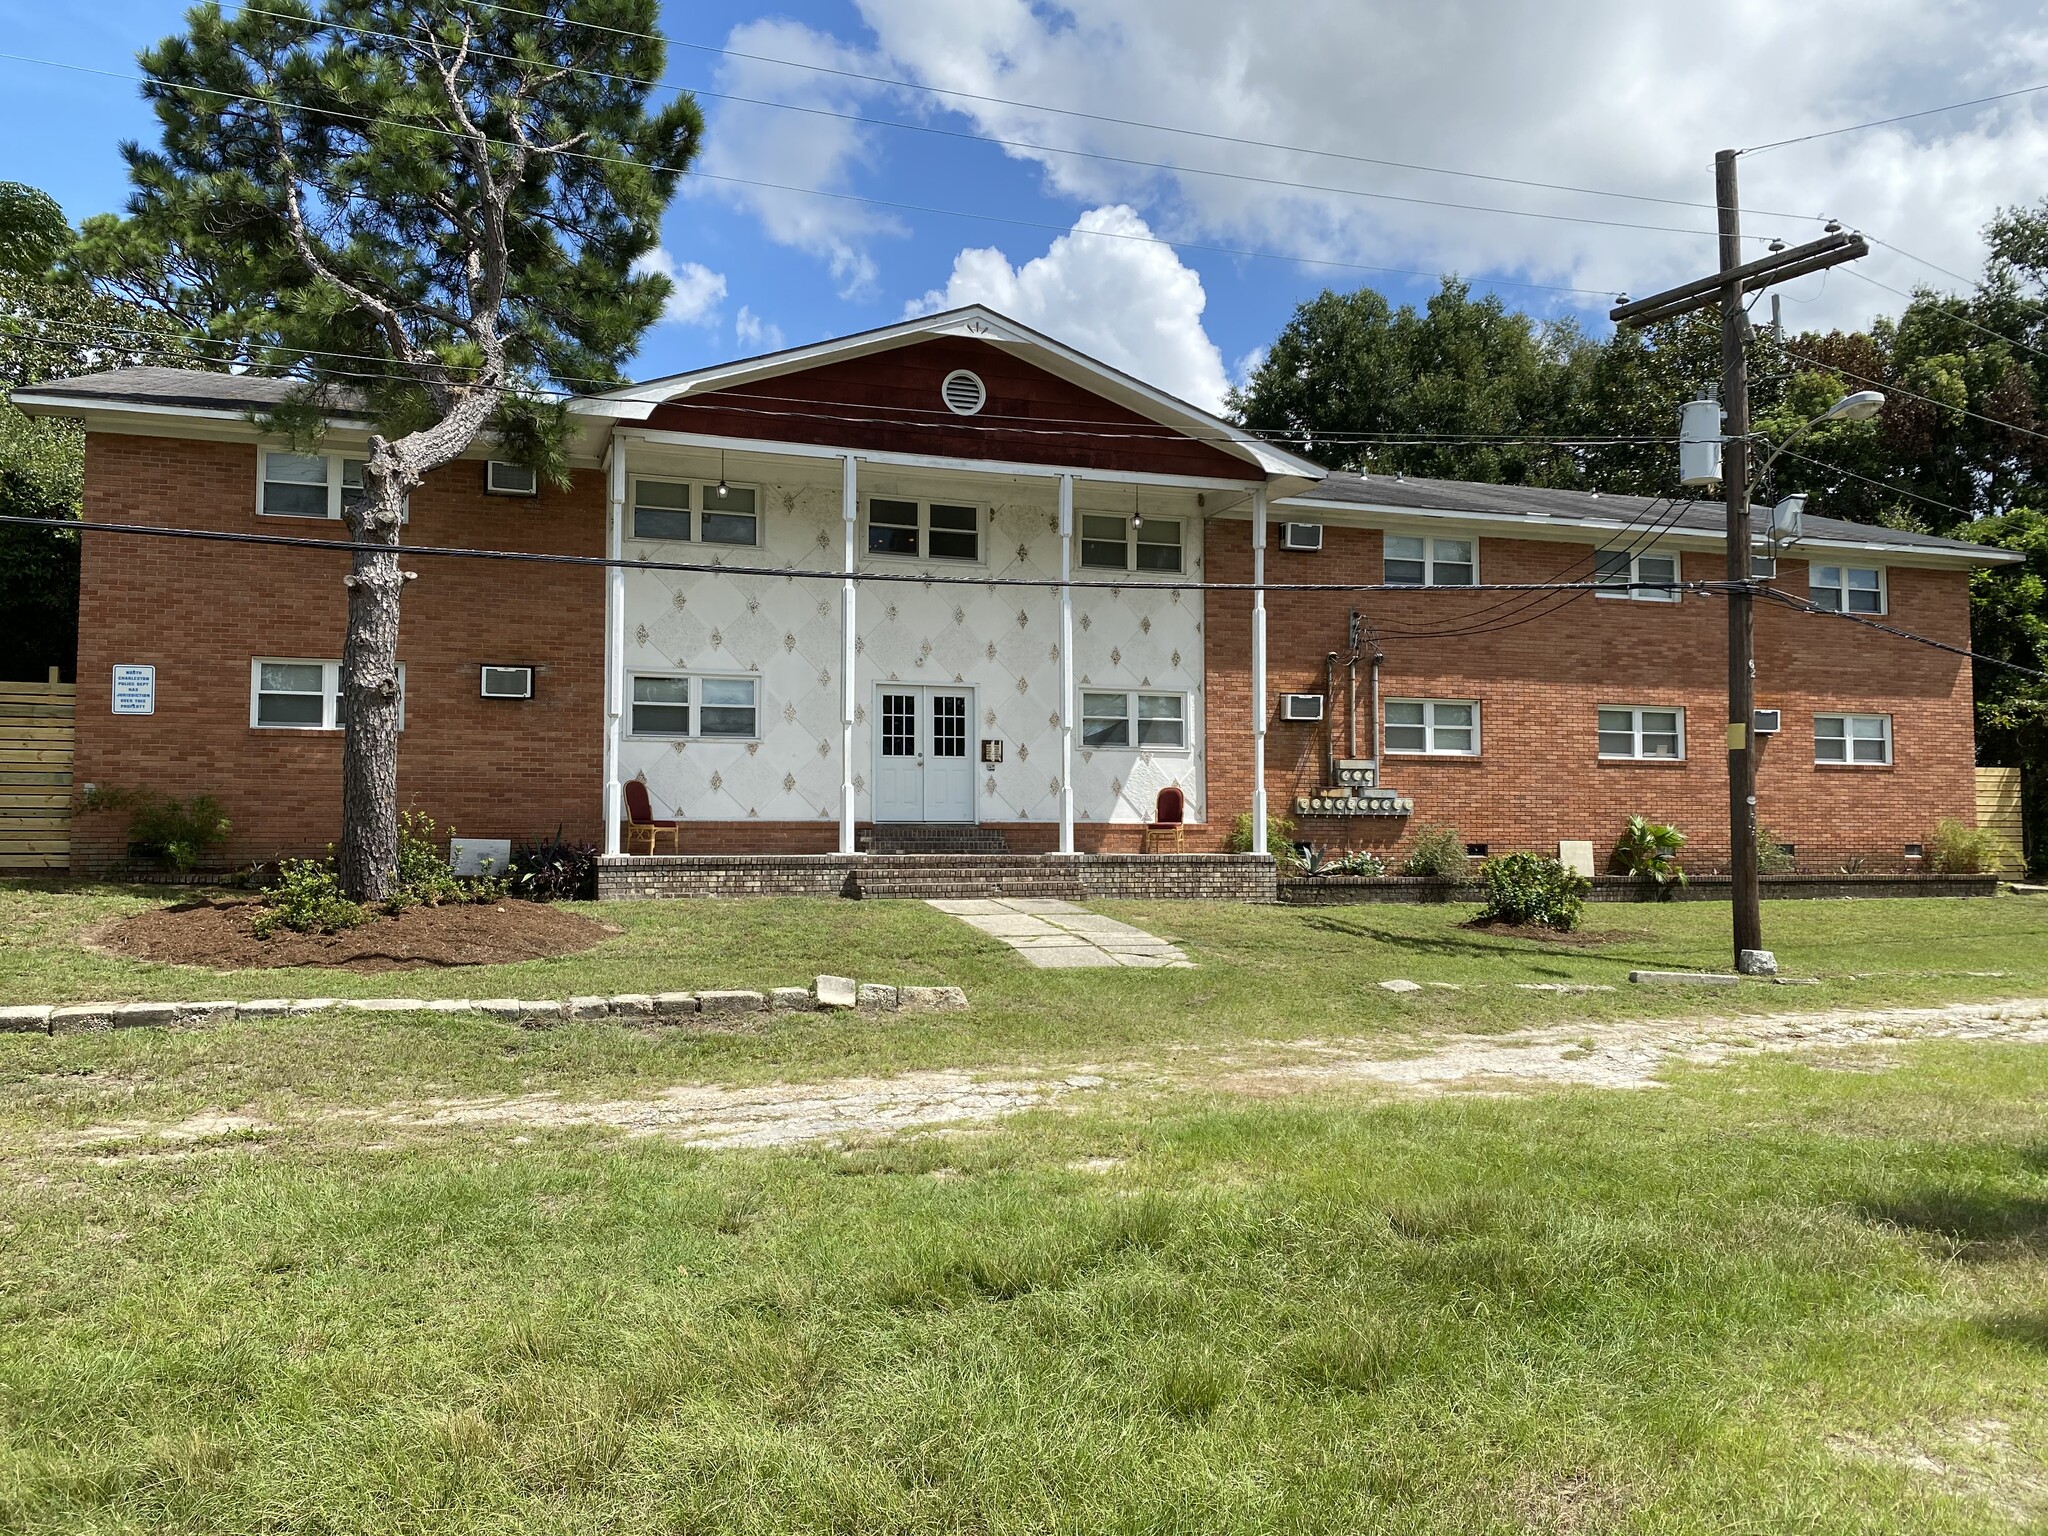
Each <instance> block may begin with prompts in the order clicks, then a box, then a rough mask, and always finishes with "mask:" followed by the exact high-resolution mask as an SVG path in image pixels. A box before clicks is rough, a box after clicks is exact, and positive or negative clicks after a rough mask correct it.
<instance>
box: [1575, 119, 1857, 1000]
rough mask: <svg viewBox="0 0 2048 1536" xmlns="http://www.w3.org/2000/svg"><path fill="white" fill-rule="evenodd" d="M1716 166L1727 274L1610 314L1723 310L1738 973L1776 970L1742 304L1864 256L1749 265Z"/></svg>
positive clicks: (1848, 244)
mask: <svg viewBox="0 0 2048 1536" xmlns="http://www.w3.org/2000/svg"><path fill="white" fill-rule="evenodd" d="M1740 153H1741V151H1740V150H1733V149H1724V150H1722V151H1721V152H1720V153H1719V154H1717V155H1715V156H1714V205H1715V207H1716V208H1717V209H1718V210H1719V215H1718V217H1719V233H1720V256H1721V270H1720V271H1719V272H1718V273H1717V274H1715V276H1713V277H1707V278H1697V279H1695V280H1694V281H1692V282H1689V283H1683V284H1680V285H1679V286H1678V287H1676V288H1670V289H1666V290H1665V291H1664V292H1663V293H1657V294H1652V295H1651V296H1650V297H1648V298H1646V299H1636V300H1633V301H1624V302H1622V303H1619V304H1617V305H1615V307H1614V308H1613V309H1612V310H1610V311H1608V316H1607V317H1608V319H1610V320H1612V321H1614V322H1615V323H1616V324H1618V325H1637V326H1641V325H1649V324H1652V323H1653V322H1655V321H1658V320H1670V319H1675V318H1677V317H1678V316H1679V315H1683V314H1689V313H1691V312H1692V311H1693V310H1695V309H1704V308H1706V307H1707V306H1708V305H1709V304H1719V305H1720V307H1721V410H1722V429H1721V430H1722V444H1721V493H1722V498H1723V500H1724V502H1725V504H1726V506H1727V509H1728V533H1727V538H1728V566H1727V569H1728V579H1727V583H1726V585H1727V595H1728V839H1729V850H1730V858H1729V864H1730V869H1731V871H1732V874H1733V877H1734V878H1733V892H1732V894H1733V896H1734V902H1735V923H1734V928H1735V933H1734V938H1735V944H1734V949H1735V968H1736V970H1737V971H1740V972H1745V973H1748V972H1756V971H1768V970H1775V969H1776V962H1775V961H1774V960H1773V959H1772V958H1771V956H1770V954H1769V953H1768V952H1767V951H1766V950H1765V949H1764V920H1763V903H1762V899H1761V898H1762V888H1761V886H1760V885H1759V883H1758V880H1757V857H1756V611H1755V595H1754V594H1755V590H1756V588H1755V583H1754V579H1753V574H1752V571H1751V568H1750V554H1751V545H1750V529H1749V358H1748V353H1747V351H1746V350H1745V348H1744V345H1743V343H1744V341H1745V340H1746V335H1747V332H1748V329H1749V323H1748V317H1747V316H1746V315H1745V314H1744V313H1743V309H1742V296H1743V295H1744V294H1745V293H1749V292H1753V291H1755V290H1757V289H1759V288H1766V287H1769V286H1770V285H1771V284H1773V283H1781V282H1784V281H1785V280H1786V279H1787V278H1792V277H1799V276H1802V275H1804V274H1805V273H1808V272H1818V271H1821V270H1822V269H1823V268H1826V267H1832V266H1835V265H1837V264H1839V263H1841V262H1845V261H1854V260H1855V259H1856V258H1857V257H1859V256H1863V255H1867V254H1868V253H1869V250H1870V247H1869V246H1868V245H1866V244H1865V243H1864V240H1863V237H1862V236H1861V235H1852V234H1833V235H1825V236H1823V237H1822V238H1821V239H1819V240H1813V241H1809V242H1808V243H1807V244H1805V245H1800V246H1794V247H1793V248H1792V249H1790V250H1784V251H1773V252H1772V253H1771V254H1770V255H1768V256H1762V257H1759V258H1757V259H1756V260H1755V261H1749V262H1745V261H1744V260H1743V259H1742V206H1741V200H1740V198H1739V197H1738V196H1737V188H1736V178H1735V157H1736V156H1737V155H1738V154H1740Z"/></svg>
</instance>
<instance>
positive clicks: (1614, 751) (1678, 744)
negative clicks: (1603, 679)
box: [1600, 708, 1685, 761]
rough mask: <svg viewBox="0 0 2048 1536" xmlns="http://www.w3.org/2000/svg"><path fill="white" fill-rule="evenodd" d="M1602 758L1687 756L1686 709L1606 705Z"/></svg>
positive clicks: (1672, 758) (1602, 721)
mask: <svg viewBox="0 0 2048 1536" xmlns="http://www.w3.org/2000/svg"><path fill="white" fill-rule="evenodd" d="M1600 755H1601V756H1602V757H1627V758H1648V759H1653V760H1655V759H1661V760H1666V761H1676V760H1678V759H1680V758H1682V757H1684V756H1685V711H1684V710H1682V709H1635V708H1604V709H1602V710H1601V711H1600Z"/></svg>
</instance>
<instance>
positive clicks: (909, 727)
mask: <svg viewBox="0 0 2048 1536" xmlns="http://www.w3.org/2000/svg"><path fill="white" fill-rule="evenodd" d="M973 719H974V690H973V689H971V688H957V687H955V688H926V687H921V686H917V685H914V684H904V683H883V684H881V685H880V686H879V687H878V688H877V689H876V690H875V820H877V821H973V820H974V819H975V817H974V756H973V751H972V746H973V743H972V740H971V736H972V729H971V726H972V721H973Z"/></svg>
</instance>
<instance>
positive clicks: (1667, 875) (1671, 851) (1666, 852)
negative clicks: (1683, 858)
mask: <svg viewBox="0 0 2048 1536" xmlns="http://www.w3.org/2000/svg"><path fill="white" fill-rule="evenodd" d="M1684 846H1685V834H1684V833H1683V832H1681V831H1679V830H1678V828H1676V827H1673V826H1667V825H1665V824H1664V823H1663V822H1660V821H1651V820H1650V819H1649V818H1648V817H1647V816H1631V817H1629V819H1628V826H1627V827H1626V828H1625V829H1624V830H1623V831H1622V834H1621V838H1620V840H1619V841H1618V842H1616V843H1615V845H1614V863H1615V864H1616V865H1617V866H1618V867H1619V868H1620V870H1621V872H1622V873H1623V874H1625V875H1633V876H1635V878H1636V879H1638V880H1640V881H1642V882H1643V883H1644V884H1646V885H1649V886H1652V887H1654V888H1655V889H1656V891H1657V894H1658V895H1660V896H1666V895H1669V894H1670V893H1671V892H1673V891H1675V890H1679V889H1682V888H1683V887H1684V885H1685V871H1684V870H1683V869H1681V868H1679V866H1678V850H1679V849H1681V848H1683V847H1684Z"/></svg>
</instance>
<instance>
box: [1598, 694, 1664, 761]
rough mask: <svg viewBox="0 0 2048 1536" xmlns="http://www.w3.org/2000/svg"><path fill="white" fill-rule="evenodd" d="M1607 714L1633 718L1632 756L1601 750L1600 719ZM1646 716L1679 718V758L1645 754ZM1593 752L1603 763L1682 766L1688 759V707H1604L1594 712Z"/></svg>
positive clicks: (1631, 727) (1621, 705)
mask: <svg viewBox="0 0 2048 1536" xmlns="http://www.w3.org/2000/svg"><path fill="white" fill-rule="evenodd" d="M1607 713H1613V714H1626V715H1627V716H1628V717H1629V735H1630V741H1631V744H1632V747H1633V750H1631V751H1628V752H1604V751H1601V750H1600V737H1601V735H1602V734H1603V733H1602V732H1601V730H1600V716H1601V715H1603V714H1607ZM1646 714H1655V715H1675V716H1677V717H1678V755H1677V756H1676V757H1657V756H1651V755H1649V754H1646V753H1645V752H1644V751H1643V716H1644V715H1646ZM1593 750H1594V752H1595V753H1596V754H1597V755H1598V757H1599V759H1600V761H1601V762H1603V763H1682V762H1684V761H1685V760H1686V759H1685V751H1686V747H1685V706H1684V705H1682V704H1600V705H1596V706H1595V707H1594V710H1593Z"/></svg>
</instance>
